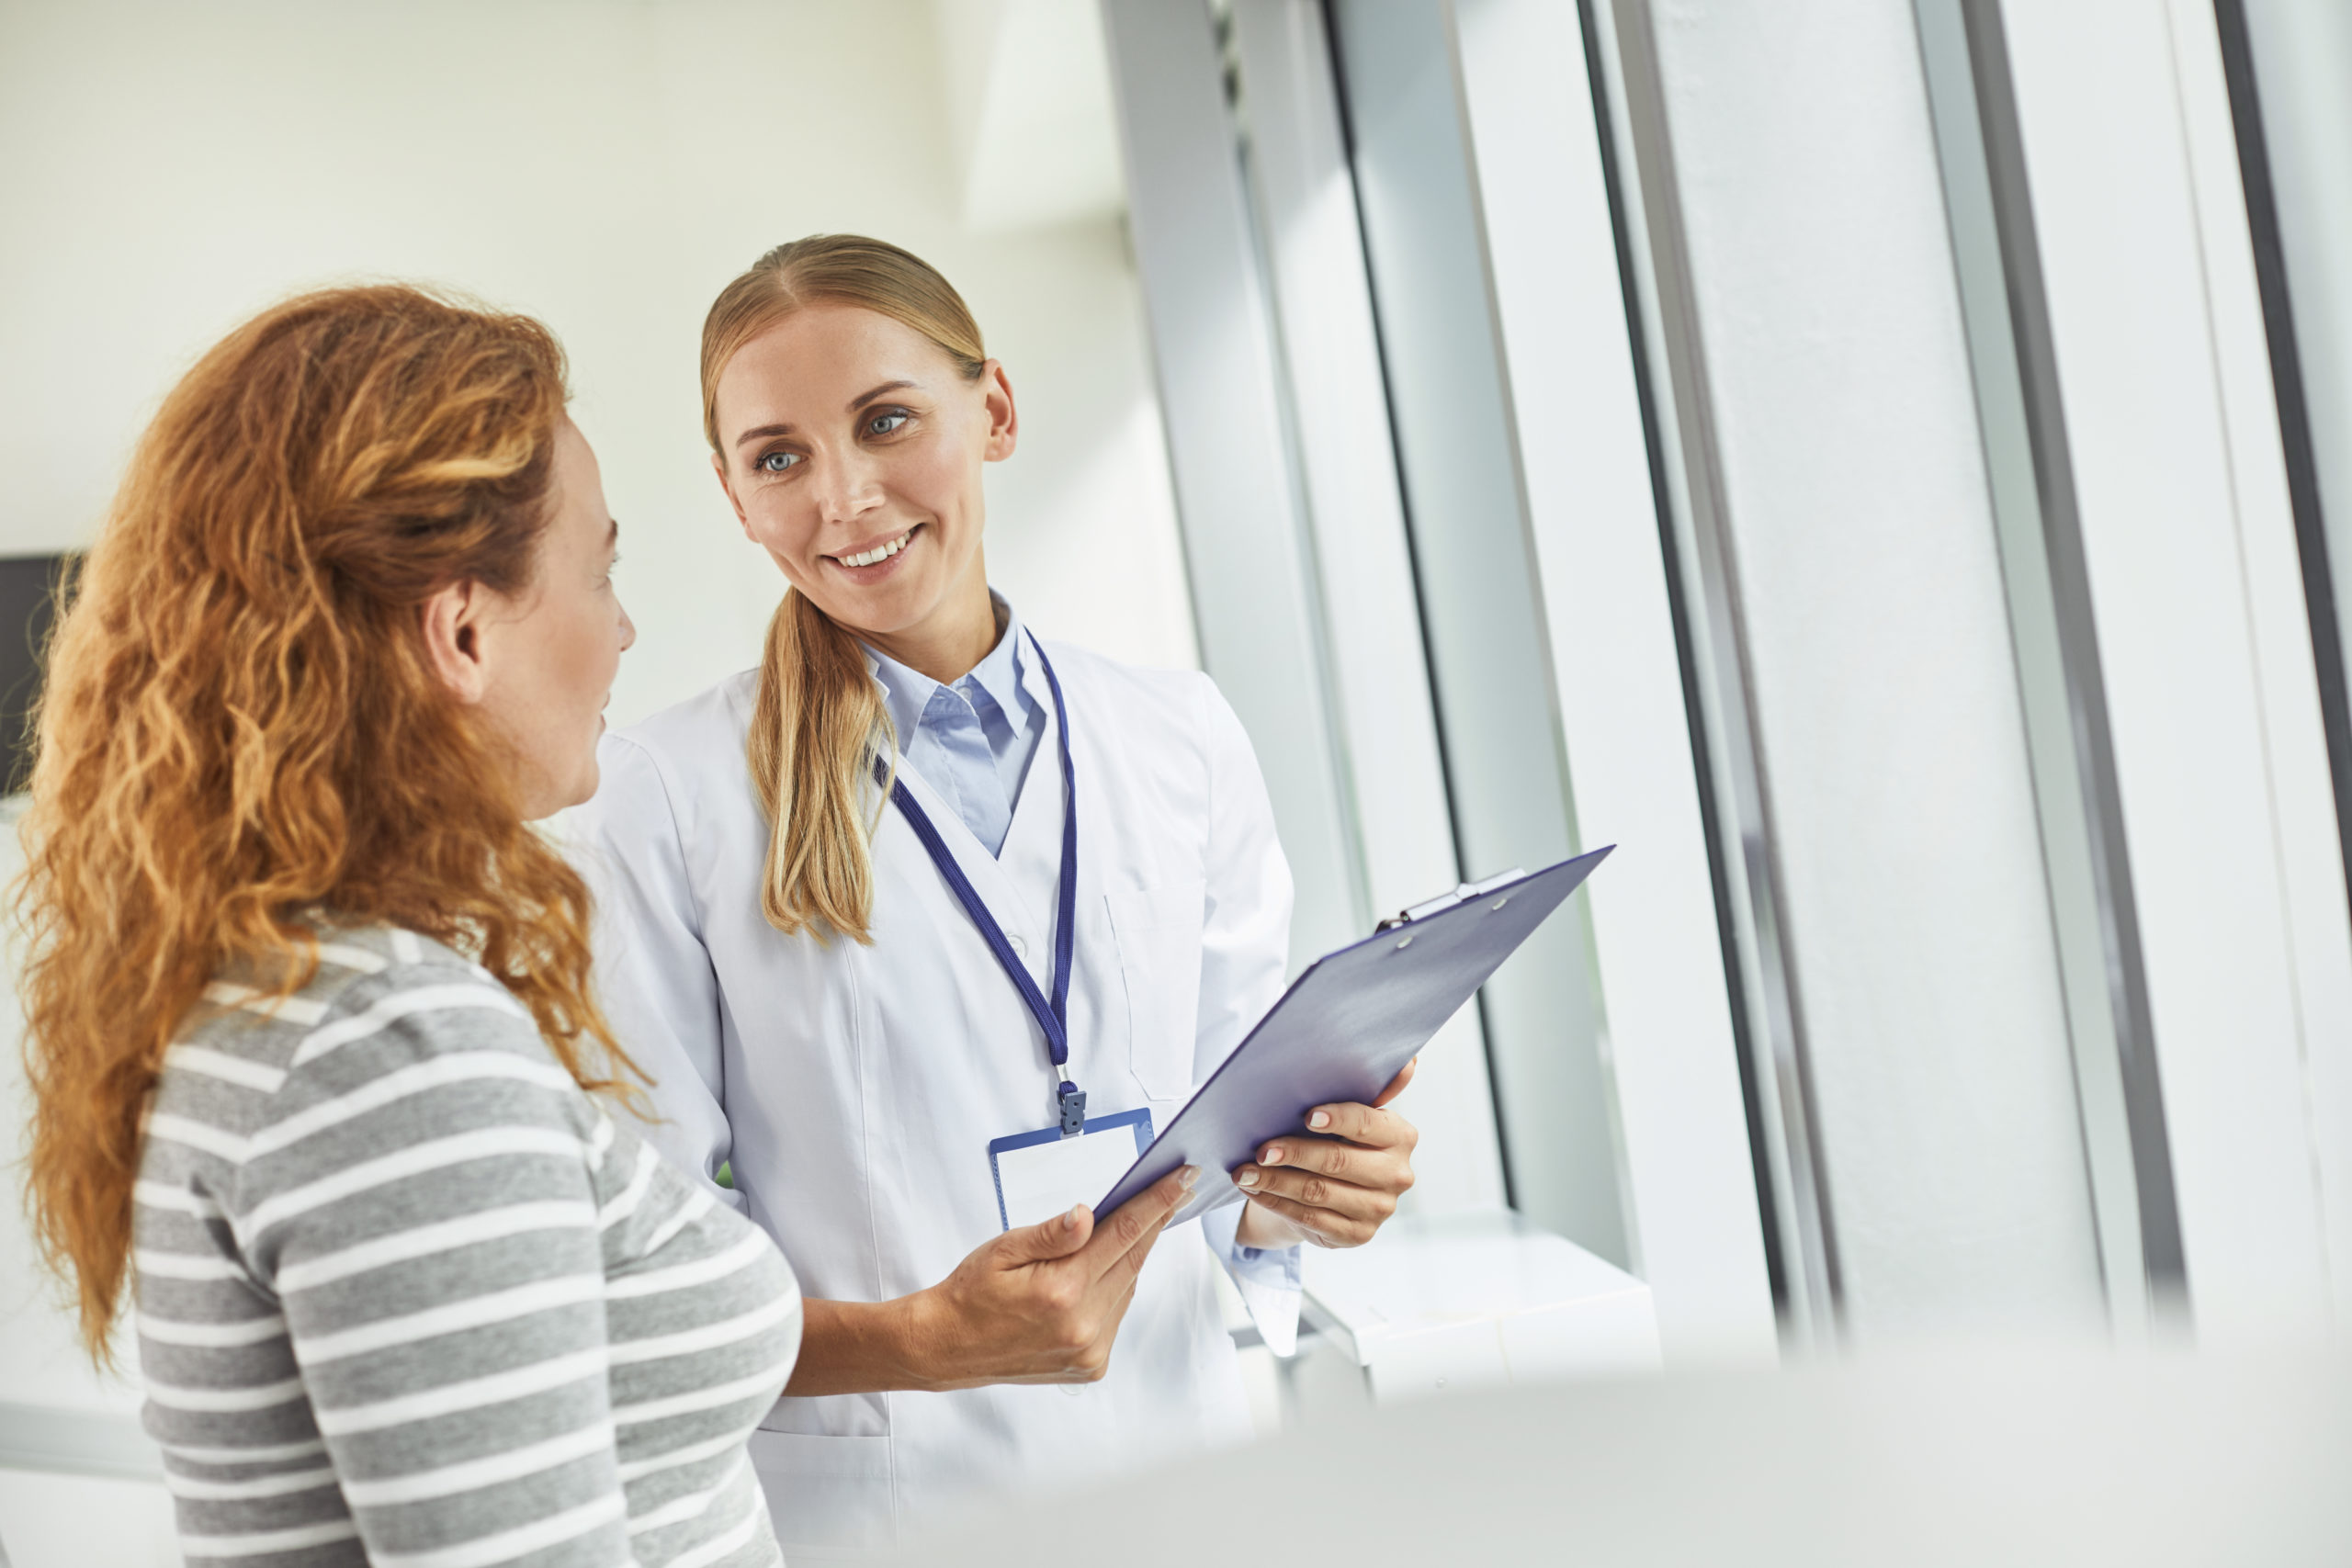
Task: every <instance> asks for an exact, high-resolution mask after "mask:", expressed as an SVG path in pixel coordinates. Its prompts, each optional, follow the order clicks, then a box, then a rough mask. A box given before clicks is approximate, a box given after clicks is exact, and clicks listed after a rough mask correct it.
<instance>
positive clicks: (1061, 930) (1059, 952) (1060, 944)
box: [874, 637, 1086, 1138]
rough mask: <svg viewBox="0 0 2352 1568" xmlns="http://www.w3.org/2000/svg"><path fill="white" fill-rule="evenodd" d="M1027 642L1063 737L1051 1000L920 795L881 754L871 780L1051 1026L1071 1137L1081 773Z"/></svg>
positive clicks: (1079, 1102) (1079, 1114)
mask: <svg viewBox="0 0 2352 1568" xmlns="http://www.w3.org/2000/svg"><path fill="white" fill-rule="evenodd" d="M1029 647H1030V648H1031V649H1032V650H1034V651H1035V653H1036V655H1037V668H1038V669H1040V670H1043V671H1045V672H1046V685H1047V686H1048V687H1050V688H1051V689H1052V691H1053V694H1054V719H1055V724H1056V728H1057V730H1058V732H1059V736H1060V740H1061V757H1062V872H1061V886H1060V889H1059V892H1058V894H1057V902H1056V905H1055V910H1054V994H1053V999H1052V1000H1050V1001H1048V1000H1047V999H1046V994H1045V993H1044V992H1043V991H1040V990H1039V989H1037V981H1036V977H1035V976H1033V975H1031V974H1030V973H1029V966H1028V965H1027V964H1023V963H1022V962H1021V959H1020V957H1019V956H1018V955H1017V954H1016V953H1014V952H1013V951H1012V942H1011V941H1009V940H1008V939H1007V938H1006V936H1005V934H1004V928H1003V927H1002V926H1001V925H998V924H997V923H996V917H995V916H994V915H992V914H990V913H989V907H988V905H986V904H985V903H983V902H981V900H980V895H979V893H978V890H977V889H976V888H974V887H973V886H972V882H971V879H970V878H969V877H967V876H966V875H965V874H964V868H963V867H962V866H960V865H958V864H956V857H955V855H954V854H953V853H952V852H949V850H948V848H947V844H946V842H945V840H942V839H941V838H940V836H939V829H937V828H934V827H933V826H932V821H931V818H929V817H927V816H925V815H923V809H922V807H920V806H918V805H916V804H915V797H914V796H913V795H910V794H909V793H907V785H906V781H905V780H903V779H894V778H892V777H891V776H890V769H889V766H888V762H886V761H884V759H882V758H880V757H876V758H875V759H874V781H875V783H876V784H880V785H881V786H882V787H883V788H885V789H887V790H888V791H889V792H890V798H891V799H892V800H893V801H896V802H897V803H898V807H899V810H900V811H901V812H903V813H905V814H906V818H907V826H908V827H910V828H912V829H914V830H915V837H916V838H918V839H921V840H922V847H923V848H924V849H926V850H928V851H930V852H931V863H932V864H933V865H935V866H937V867H938V868H939V874H940V875H941V876H943V877H944V878H946V879H947V886H950V887H952V888H954V889H955V890H956V901H957V902H958V903H960V904H962V905H963V906H964V912H965V913H966V914H967V915H969V916H971V917H972V924H974V925H975V926H977V927H978V928H979V932H980V935H981V937H982V938H983V939H984V940H985V941H986V942H988V944H989V952H990V953H995V954H996V961H997V963H998V964H999V965H1001V967H1002V968H1003V970H1004V973H1005V976H1006V977H1007V978H1009V979H1010V980H1012V986H1013V988H1014V989H1015V990H1017V991H1019V992H1020V993H1021V999H1022V1000H1023V1001H1024V1002H1027V1003H1028V1004H1029V1010H1030V1012H1032V1013H1033V1014H1035V1016H1036V1020H1037V1027H1038V1028H1039V1029H1042V1030H1044V1031H1045V1032H1046V1050H1047V1051H1049V1052H1051V1053H1052V1055H1053V1058H1054V1072H1055V1074H1056V1076H1057V1077H1059V1078H1060V1080H1061V1085H1060V1087H1059V1088H1058V1089H1056V1090H1055V1092H1054V1099H1055V1101H1056V1103H1057V1105H1058V1106H1059V1107H1060V1109H1061V1118H1062V1136H1063V1137H1065V1138H1068V1137H1074V1136H1076V1135H1077V1134H1080V1133H1082V1132H1084V1131H1085V1130H1086V1096H1085V1095H1084V1094H1082V1093H1081V1092H1080V1090H1079V1087H1078V1085H1076V1084H1074V1083H1072V1082H1071V1081H1070V1079H1069V968H1070V952H1071V948H1072V946H1073V945H1074V942H1075V938H1076V933H1075V931H1074V929H1073V928H1074V927H1075V926H1076V924H1077V914H1078V774H1077V771H1076V770H1075V769H1073V768H1072V767H1071V766H1070V760H1069V703H1068V702H1066V701H1065V700H1063V697H1062V683H1061V682H1060V681H1059V680H1058V679H1057V678H1056V677H1055V674H1054V667H1053V664H1052V662H1051V661H1050V660H1047V659H1046V650H1045V649H1044V648H1042V647H1040V646H1039V645H1038V643H1037V640H1036V638H1035V637H1032V638H1030V639H1029Z"/></svg>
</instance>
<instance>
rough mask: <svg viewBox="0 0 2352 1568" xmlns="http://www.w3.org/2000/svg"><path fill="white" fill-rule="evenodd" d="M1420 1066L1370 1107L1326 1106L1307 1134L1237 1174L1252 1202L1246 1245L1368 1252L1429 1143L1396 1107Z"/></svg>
mask: <svg viewBox="0 0 2352 1568" xmlns="http://www.w3.org/2000/svg"><path fill="white" fill-rule="evenodd" d="M1415 1065H1416V1064H1415V1063H1413V1062H1408V1063H1406V1064H1405V1070H1404V1071H1403V1072H1401V1073H1398V1074H1397V1076H1396V1077H1395V1078H1393V1079H1391V1080H1390V1082H1389V1085H1388V1087H1387V1088H1386V1089H1382V1090H1381V1091H1380V1094H1379V1097H1378V1098H1377V1099H1375V1100H1374V1101H1373V1102H1372V1103H1371V1104H1370V1105H1318V1106H1317V1107H1315V1108H1314V1109H1313V1110H1312V1111H1308V1112H1307V1113H1306V1131H1305V1132H1304V1133H1299V1134H1290V1135H1288V1136H1285V1137H1279V1138H1273V1139H1270V1140H1268V1141H1267V1143H1266V1145H1265V1146H1264V1147H1262V1148H1261V1149H1260V1150H1259V1151H1258V1158H1257V1161H1256V1163H1255V1164H1252V1165H1243V1166H1237V1167H1236V1168H1234V1172H1233V1180H1234V1185H1236V1186H1238V1187H1239V1188H1240V1189H1241V1190H1242V1192H1243V1193H1244V1194H1246V1195H1247V1196H1248V1198H1249V1200H1250V1204H1249V1207H1248V1208H1247V1209H1245V1210H1243V1212H1242V1215H1241V1228H1240V1232H1239V1235H1238V1240H1239V1241H1240V1243H1241V1245H1242V1246H1244V1247H1295V1246H1296V1245H1297V1244H1298V1243H1300V1242H1302V1241H1308V1242H1313V1243H1314V1244H1315V1245H1316V1246H1317V1247H1362V1246H1363V1244H1364V1243H1365V1242H1368V1241H1370V1240H1371V1239H1372V1238H1373V1236H1374V1234H1376V1233H1377V1232H1378V1231H1379V1229H1380V1227H1381V1225H1382V1224H1385V1222H1386V1221H1387V1219H1388V1216H1389V1215H1391V1214H1393V1213H1396V1212H1397V1199H1398V1198H1400V1197H1402V1196H1404V1194H1405V1192H1406V1190H1407V1189H1408V1188H1410V1187H1411V1186H1412V1185H1413V1145H1416V1144H1418V1143H1419V1142H1420V1140H1421V1135H1420V1134H1419V1132H1418V1131H1417V1130H1415V1128H1414V1126H1413V1124H1412V1123H1411V1122H1408V1121H1406V1120H1405V1119H1404V1118H1403V1117H1402V1116H1399V1115H1397V1113H1396V1112H1395V1111H1389V1110H1385V1109H1383V1108H1384V1107H1385V1106H1386V1105H1387V1104H1388V1102H1389V1101H1390V1100H1394V1099H1396V1098H1397V1096H1398V1095H1400V1094H1402V1093H1404V1092H1405V1086H1406V1085H1407V1084H1408V1083H1411V1082H1412V1081H1413V1068H1414V1066H1415Z"/></svg>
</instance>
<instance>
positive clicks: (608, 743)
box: [600, 669, 760, 771]
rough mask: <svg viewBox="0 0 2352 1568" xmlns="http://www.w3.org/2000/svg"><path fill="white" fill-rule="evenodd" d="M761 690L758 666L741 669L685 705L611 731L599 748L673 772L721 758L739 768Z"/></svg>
mask: <svg viewBox="0 0 2352 1568" xmlns="http://www.w3.org/2000/svg"><path fill="white" fill-rule="evenodd" d="M759 690H760V672H759V671H758V670H756V669H752V670H741V671H736V672H735V673H734V674H732V675H729V677H727V679H725V680H724V681H721V682H718V684H717V685H714V686H708V687H706V688H704V689H703V690H702V691H699V692H697V693H695V694H694V695H693V696H691V697H688V698H687V699H686V700H685V701H684V702H682V703H673V704H672V705H670V706H668V707H666V708H663V709H662V710H661V711H660V712H658V713H654V714H650V715H648V716H646V717H644V718H641V719H639V720H638V721H637V722H636V723H634V724H629V725H624V726H623V727H622V728H618V729H615V730H612V731H610V732H608V733H607V734H606V735H605V739H604V743H603V745H602V747H601V748H600V750H601V751H602V752H603V753H604V754H605V756H611V755H613V754H615V753H616V752H617V753H619V754H621V755H624V756H626V755H628V754H630V753H636V754H639V755H641V756H643V757H646V758H648V759H650V760H651V761H655V762H656V763H658V764H660V765H662V767H664V768H665V769H668V770H673V771H692V770H695V769H699V768H702V767H705V766H707V765H708V764H709V763H710V762H711V761H716V760H718V759H720V758H726V759H729V760H731V761H733V762H734V763H735V764H737V765H739V766H740V765H741V762H742V760H743V741H744V738H745V737H747V736H748V735H750V734H751V732H752V705H753V704H754V703H755V702H757V701H758V698H759Z"/></svg>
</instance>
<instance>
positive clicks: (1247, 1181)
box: [1233, 1167, 1258, 1187]
mask: <svg viewBox="0 0 2352 1568" xmlns="http://www.w3.org/2000/svg"><path fill="white" fill-rule="evenodd" d="M1233 1180H1234V1184H1235V1185H1236V1186H1239V1187H1255V1186H1257V1185H1258V1173H1257V1172H1256V1171H1254V1170H1251V1169H1249V1168H1247V1167H1244V1168H1243V1169H1242V1172H1241V1174H1240V1175H1238V1176H1237V1177H1235V1178H1234V1179H1233Z"/></svg>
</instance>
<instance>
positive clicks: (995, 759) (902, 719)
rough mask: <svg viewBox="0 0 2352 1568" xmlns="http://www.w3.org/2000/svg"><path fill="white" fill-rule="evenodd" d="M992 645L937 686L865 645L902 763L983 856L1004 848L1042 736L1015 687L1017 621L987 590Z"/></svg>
mask: <svg viewBox="0 0 2352 1568" xmlns="http://www.w3.org/2000/svg"><path fill="white" fill-rule="evenodd" d="M989 601H990V602H991V603H992V604H995V606H996V613H997V625H998V626H1000V627H1001V628H1002V629H1001V630H1000V631H999V632H998V633H997V638H996V646H995V647H994V648H992V649H989V654H988V657H987V658H985V659H983V660H980V661H979V663H978V664H977V665H975V666H974V667H973V668H972V670H971V671H970V672H969V673H968V674H966V675H965V676H963V677H962V678H961V679H959V680H956V681H953V682H948V683H946V684H944V685H942V684H941V683H940V682H937V681H934V680H933V679H932V678H931V677H930V676H928V675H926V674H924V673H923V672H922V671H920V670H913V669H910V668H908V667H907V666H906V665H904V664H901V663H899V661H898V660H895V659H893V658H891V657H890V656H889V655H888V654H887V653H884V652H883V651H882V650H881V649H877V648H874V647H871V646H868V647H867V649H866V650H865V653H866V657H867V659H868V660H871V661H872V664H873V669H874V679H875V681H876V683H878V684H879V685H880V686H881V688H882V705H883V706H884V707H885V708H886V709H888V712H889V715H890V725H891V728H894V729H896V730H897V731H898V732H899V751H900V752H901V753H903V754H904V755H905V757H906V759H907V764H908V766H910V767H911V768H913V769H914V771H915V772H917V773H921V774H922V777H923V782H924V783H925V784H929V785H931V786H932V788H933V789H935V790H937V791H938V792H939V793H940V795H942V796H943V797H944V798H945V799H946V801H947V802H948V804H949V805H951V806H953V807H955V808H956V817H957V818H958V819H960V820H961V821H962V822H963V824H964V826H965V827H967V828H969V829H971V830H972V837H974V838H976V839H978V840H979V841H980V842H981V843H982V844H983V845H985V846H987V848H988V852H989V853H990V854H997V853H1000V852H1002V850H1003V849H1004V836H1005V834H1006V833H1007V832H1008V831H1010V830H1011V829H1012V803H1013V802H1014V801H1016V800H1019V799H1020V798H1021V781H1022V780H1023V778H1025V777H1026V776H1027V775H1028V773H1029V760H1030V759H1031V758H1032V757H1034V756H1035V755H1036V754H1037V742H1038V741H1039V739H1042V738H1043V737H1044V735H1045V732H1046V712H1045V709H1044V708H1042V707H1041V706H1039V705H1038V703H1037V699H1036V698H1035V697H1033V696H1031V695H1030V694H1028V693H1027V692H1026V691H1024V690H1023V689H1022V685H1021V676H1022V652H1021V617H1020V616H1018V615H1014V614H1013V613H1012V605H1011V604H1006V603H1005V601H1004V599H1003V598H1002V597H1001V595H999V594H997V593H995V592H990V593H989Z"/></svg>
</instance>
